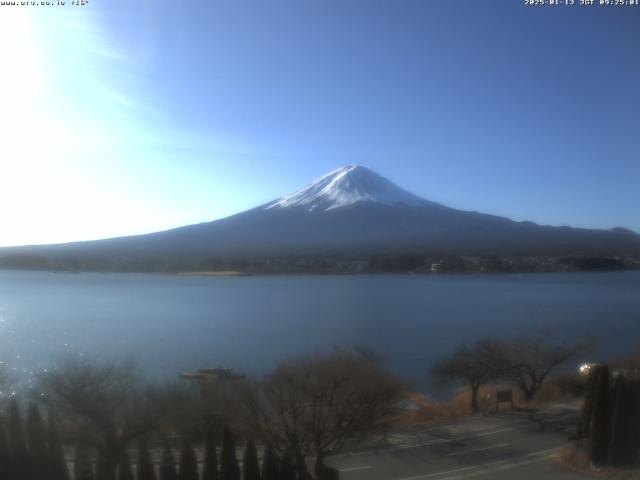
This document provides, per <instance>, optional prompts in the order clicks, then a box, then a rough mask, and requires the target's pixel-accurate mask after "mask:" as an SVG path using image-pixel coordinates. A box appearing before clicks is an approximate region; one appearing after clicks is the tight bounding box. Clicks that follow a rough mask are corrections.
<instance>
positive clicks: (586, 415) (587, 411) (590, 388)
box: [578, 365, 600, 438]
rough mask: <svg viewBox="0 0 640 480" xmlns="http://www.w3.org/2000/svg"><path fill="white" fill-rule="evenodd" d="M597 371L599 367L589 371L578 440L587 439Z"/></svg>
mask: <svg viewBox="0 0 640 480" xmlns="http://www.w3.org/2000/svg"><path fill="white" fill-rule="evenodd" d="M599 370H600V365H594V366H592V367H591V368H590V369H589V376H588V378H587V391H586V393H585V397H584V403H583V404H582V414H581V416H580V425H579V427H578V434H579V436H580V438H588V437H589V429H590V427H591V420H592V417H593V399H594V396H595V392H596V382H597V381H598V371H599Z"/></svg>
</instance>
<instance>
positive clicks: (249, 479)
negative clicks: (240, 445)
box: [242, 440, 260, 480]
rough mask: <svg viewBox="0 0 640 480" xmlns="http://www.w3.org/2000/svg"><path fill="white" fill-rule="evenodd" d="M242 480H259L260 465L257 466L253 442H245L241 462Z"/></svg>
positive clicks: (256, 452)
mask: <svg viewBox="0 0 640 480" xmlns="http://www.w3.org/2000/svg"><path fill="white" fill-rule="evenodd" d="M242 469H243V477H242V478H243V480H260V465H259V464H258V451H257V450H256V444H255V443H254V442H253V440H249V441H248V442H247V447H246V449H245V451H244V458H243V461H242Z"/></svg>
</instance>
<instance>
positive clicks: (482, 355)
mask: <svg viewBox="0 0 640 480" xmlns="http://www.w3.org/2000/svg"><path fill="white" fill-rule="evenodd" d="M503 368H504V347H503V345H502V344H501V343H500V342H499V341H498V340H495V339H492V338H486V339H483V340H479V341H477V342H476V343H475V344H474V345H473V347H468V346H467V345H463V346H461V347H460V348H458V350H456V351H455V352H454V353H453V354H452V355H451V356H450V357H449V358H446V359H445V360H443V361H441V362H439V363H437V364H436V365H435V366H434V367H433V370H432V373H433V374H434V375H435V377H436V378H437V379H438V381H439V382H441V383H452V382H462V383H464V384H466V385H467V386H468V387H469V388H470V389H471V411H472V412H473V413H477V412H478V411H479V410H480V407H479V405H478V392H479V390H480V387H481V386H482V385H484V384H485V383H487V382H489V381H491V380H493V379H495V378H497V377H498V376H499V374H500V372H501V370H502V369H503Z"/></svg>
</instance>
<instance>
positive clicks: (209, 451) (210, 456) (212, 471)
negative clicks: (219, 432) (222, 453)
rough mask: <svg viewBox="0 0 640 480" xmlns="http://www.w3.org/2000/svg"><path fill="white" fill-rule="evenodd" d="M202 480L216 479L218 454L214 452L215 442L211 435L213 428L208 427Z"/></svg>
mask: <svg viewBox="0 0 640 480" xmlns="http://www.w3.org/2000/svg"><path fill="white" fill-rule="evenodd" d="M202 480H218V454H217V452H216V442H215V439H214V437H213V429H209V432H208V433H207V440H206V443H205V446H204V466H203V468H202Z"/></svg>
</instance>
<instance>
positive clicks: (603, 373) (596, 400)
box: [589, 365, 610, 465]
mask: <svg viewBox="0 0 640 480" xmlns="http://www.w3.org/2000/svg"><path fill="white" fill-rule="evenodd" d="M609 383H610V381H609V367H608V366H607V365H603V366H602V367H601V368H600V369H599V370H598V377H597V379H596V383H595V391H594V397H593V407H592V408H593V409H592V416H591V426H590V429H589V458H591V461H592V462H593V463H594V464H595V465H605V464H606V462H607V454H608V451H609V413H610V412H609V403H610V402H609V397H610V385H609Z"/></svg>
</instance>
